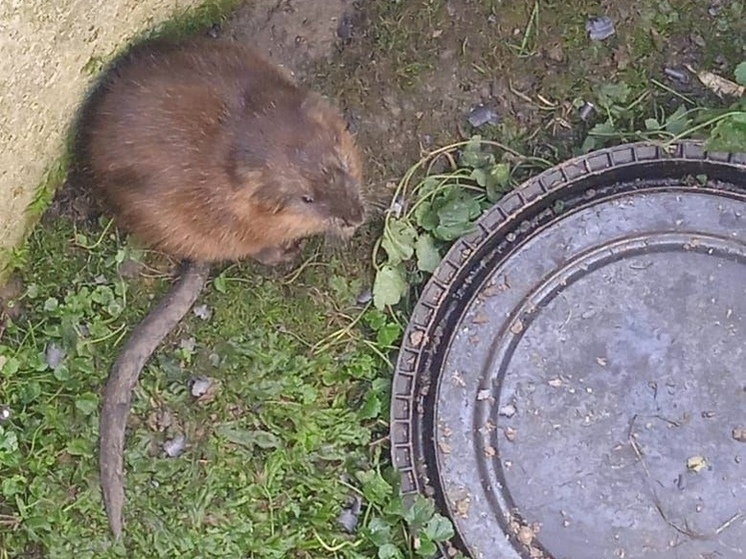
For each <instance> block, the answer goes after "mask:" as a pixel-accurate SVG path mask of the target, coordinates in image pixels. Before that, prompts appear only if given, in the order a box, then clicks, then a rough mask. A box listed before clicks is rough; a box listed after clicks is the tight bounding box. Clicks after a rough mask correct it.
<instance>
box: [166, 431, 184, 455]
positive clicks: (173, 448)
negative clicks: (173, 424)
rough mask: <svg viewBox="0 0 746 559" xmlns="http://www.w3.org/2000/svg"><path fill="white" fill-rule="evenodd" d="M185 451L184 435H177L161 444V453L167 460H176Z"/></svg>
mask: <svg viewBox="0 0 746 559" xmlns="http://www.w3.org/2000/svg"><path fill="white" fill-rule="evenodd" d="M184 450H186V437H185V436H184V435H178V436H176V437H174V438H173V439H171V440H170V441H166V442H165V443H163V451H164V452H165V453H166V456H168V457H169V458H178V457H179V456H181V455H182V454H183V453H184Z"/></svg>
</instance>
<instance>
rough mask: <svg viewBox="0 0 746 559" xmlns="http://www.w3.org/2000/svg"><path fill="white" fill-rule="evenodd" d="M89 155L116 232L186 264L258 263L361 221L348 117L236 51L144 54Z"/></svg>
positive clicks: (118, 81) (138, 52) (98, 122)
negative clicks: (308, 200)
mask: <svg viewBox="0 0 746 559" xmlns="http://www.w3.org/2000/svg"><path fill="white" fill-rule="evenodd" d="M86 149H87V151H88V158H89V160H90V166H91V169H92V171H93V174H94V177H95V182H96V185H97V186H98V187H99V188H100V189H101V190H102V192H103V194H104V196H105V198H106V199H107V201H108V202H109V205H110V206H111V208H112V209H113V211H114V214H115V216H116V219H117V222H118V224H119V225H120V226H121V227H123V228H124V229H126V230H128V231H130V232H132V233H134V234H135V236H137V237H139V238H140V239H141V240H142V241H144V242H145V243H147V244H148V245H150V246H152V247H154V248H156V249H159V250H161V251H164V252H166V253H169V254H172V255H174V256H177V257H180V258H184V259H190V260H196V261H203V262H215V261H222V260H235V259H240V258H245V257H247V256H255V257H256V256H257V255H259V254H262V253H263V254H267V251H270V252H271V251H273V250H277V249H278V248H280V249H281V250H282V247H287V246H291V245H292V244H293V242H295V241H297V240H298V239H300V238H303V237H306V236H310V235H315V234H319V233H324V232H328V231H336V232H343V231H345V230H347V231H349V230H354V228H355V227H357V226H358V225H360V223H361V222H362V220H363V217H364V216H363V213H364V212H363V206H362V201H361V198H360V190H359V189H360V182H361V180H362V171H361V165H360V158H359V154H358V150H357V148H356V146H355V143H354V140H353V138H352V136H351V135H350V134H349V133H348V132H347V130H346V126H345V123H344V121H343V119H342V118H341V116H340V115H339V114H338V112H337V111H336V110H334V109H333V108H332V107H330V106H329V105H327V104H326V103H325V102H324V101H323V100H322V99H321V98H320V97H319V96H317V95H315V94H313V93H310V92H307V91H304V90H303V89H301V88H299V87H298V86H296V85H295V84H294V83H293V82H292V81H290V79H289V78H288V77H287V76H286V74H285V73H283V72H282V71H280V70H279V69H277V68H276V67H274V66H273V65H271V64H270V63H269V62H268V61H267V60H265V59H264V58H263V57H261V56H260V55H259V54H258V53H256V52H255V51H254V50H252V49H250V48H247V47H244V46H240V45H238V44H234V43H227V42H222V41H209V40H203V41H193V42H189V43H185V44H181V45H171V44H168V43H165V44H157V45H155V46H146V47H142V48H140V49H135V50H134V51H133V52H132V53H131V54H130V55H129V56H128V57H126V58H125V60H124V62H123V63H122V64H120V67H119V68H118V71H117V72H116V73H115V74H114V75H113V77H111V78H109V79H108V81H107V82H106V83H105V84H104V90H103V93H102V94H101V100H100V103H99V106H98V107H97V110H96V111H95V113H93V115H92V117H91V118H90V121H89V124H88V142H87V146H86ZM304 195H307V196H310V197H312V198H313V200H314V202H313V204H311V205H310V206H316V207H309V208H304V207H299V206H302V204H299V203H298V199H299V198H301V197H302V196H304ZM263 251H264V252H263Z"/></svg>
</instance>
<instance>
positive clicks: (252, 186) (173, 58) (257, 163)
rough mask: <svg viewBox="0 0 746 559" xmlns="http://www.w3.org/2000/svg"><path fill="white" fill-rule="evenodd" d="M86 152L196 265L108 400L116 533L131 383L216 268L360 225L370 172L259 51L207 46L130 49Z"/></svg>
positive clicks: (136, 335)
mask: <svg viewBox="0 0 746 559" xmlns="http://www.w3.org/2000/svg"><path fill="white" fill-rule="evenodd" d="M77 145H78V147H79V149H80V151H81V153H80V156H81V159H82V160H83V163H84V165H86V164H87V166H88V168H89V170H90V172H91V173H92V175H93V180H94V183H95V185H96V187H97V188H98V189H99V191H100V192H101V193H102V194H103V196H104V198H105V199H106V200H107V201H108V203H109V205H110V207H111V209H112V210H113V212H114V215H115V218H116V221H117V222H118V224H119V225H120V226H122V227H123V228H125V229H127V230H128V231H130V232H131V233H133V234H134V235H135V236H137V237H139V238H140V239H141V240H142V241H144V242H145V243H147V244H149V245H151V246H152V247H154V248H156V249H159V250H161V251H164V252H166V253H169V254H171V255H173V256H176V257H179V258H181V259H184V260H186V261H191V263H190V264H189V265H187V266H186V267H185V268H184V270H183V272H182V275H181V278H180V279H179V281H178V282H177V283H176V284H175V285H174V286H173V288H172V289H171V291H170V292H169V293H168V294H167V295H166V297H165V298H164V299H163V300H162V301H161V302H160V304H159V305H158V306H157V307H156V308H155V309H153V310H152V311H151V312H150V313H149V314H148V316H147V317H145V319H144V320H143V321H142V323H140V324H139V325H138V326H137V327H136V328H135V329H134V330H133V332H132V334H131V336H130V337H129V339H128V340H127V342H126V343H125V344H124V346H123V348H122V351H121V353H120V354H119V356H118V357H117V359H116V361H115V362H114V364H113V365H112V369H111V373H110V375H109V379H108V380H107V384H106V389H105V391H104V394H103V399H102V409H101V419H100V441H99V452H100V455H99V471H100V475H101V486H102V489H103V497H104V505H105V507H106V512H107V515H108V518H109V526H110V528H111V530H112V533H113V534H114V536H115V537H116V538H119V537H120V536H121V533H122V529H123V521H122V512H123V506H124V461H123V454H124V441H125V428H126V422H127V414H128V413H129V408H130V399H131V395H132V389H133V388H134V386H135V385H136V383H137V379H138V377H139V375H140V372H141V370H142V368H143V367H144V365H145V363H146V362H147V360H148V359H149V358H150V355H151V354H152V353H153V351H155V349H156V348H157V346H158V345H159V344H160V342H161V341H162V340H163V339H164V338H165V337H166V336H167V335H168V333H169V332H170V331H171V330H172V329H173V328H174V326H175V325H176V324H177V323H178V322H179V320H181V318H182V317H183V316H184V314H186V312H188V310H189V308H190V307H191V306H192V304H193V303H194V301H195V300H196V299H197V297H198V295H199V293H200V291H201V289H202V287H203V285H204V283H205V281H206V279H207V276H208V273H209V265H210V263H212V262H216V261H223V260H236V259H241V258H245V257H253V258H255V259H257V260H259V261H261V262H263V263H265V264H278V263H281V262H285V261H288V260H291V259H292V258H293V257H294V256H295V254H296V253H297V251H298V241H299V240H300V239H302V238H304V237H307V236H310V235H315V234H318V233H329V232H331V233H337V234H339V235H341V236H348V235H350V234H352V232H354V230H355V229H356V228H357V227H358V226H359V225H360V224H361V223H362V221H363V219H364V209H363V203H362V199H361V196H360V182H361V180H362V171H361V166H360V158H359V155H358V151H357V148H356V146H355V143H354V141H353V139H352V136H351V135H350V134H349V133H348V132H347V129H346V127H345V124H344V121H343V120H342V118H341V117H340V115H339V113H338V112H337V111H336V110H334V109H333V108H332V107H331V106H329V105H328V104H326V103H325V102H324V101H323V100H322V99H321V98H320V97H319V96H318V95H315V94H313V93H310V92H307V91H305V90H303V89H301V88H299V87H298V86H296V85H295V84H294V83H293V82H292V81H291V80H290V79H289V78H288V76H287V75H286V74H285V73H283V72H282V71H280V70H279V69H277V68H276V67H274V66H272V65H271V64H270V63H269V62H267V61H266V60H265V59H264V58H262V57H261V56H260V55H259V54H257V53H256V52H255V51H253V50H251V49H249V48H246V47H242V46H239V45H237V44H233V43H225V42H217V41H209V40H203V41H192V42H187V43H182V44H172V43H167V42H157V43H150V44H145V45H141V46H139V47H136V48H134V49H133V50H132V51H130V53H129V54H128V55H126V56H125V57H124V58H123V59H122V60H121V61H119V62H118V63H116V64H115V66H114V67H113V68H112V69H111V70H110V71H109V72H108V73H107V75H106V77H105V78H104V80H103V81H102V83H101V84H100V86H99V87H98V89H97V90H96V91H95V92H94V93H93V95H92V96H91V97H90V99H89V100H88V102H87V103H86V105H85V106H84V108H83V110H82V112H81V117H80V120H79V136H78V144H77Z"/></svg>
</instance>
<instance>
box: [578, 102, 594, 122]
mask: <svg viewBox="0 0 746 559" xmlns="http://www.w3.org/2000/svg"><path fill="white" fill-rule="evenodd" d="M595 110H596V106H595V105H594V104H593V103H588V102H586V103H583V106H582V107H580V111H579V115H580V120H587V119H588V117H589V116H591V113H592V112H593V111H595Z"/></svg>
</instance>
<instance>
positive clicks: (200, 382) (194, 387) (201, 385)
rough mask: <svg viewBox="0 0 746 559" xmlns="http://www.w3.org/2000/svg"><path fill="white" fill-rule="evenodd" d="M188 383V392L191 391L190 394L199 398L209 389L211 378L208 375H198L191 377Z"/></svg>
mask: <svg viewBox="0 0 746 559" xmlns="http://www.w3.org/2000/svg"><path fill="white" fill-rule="evenodd" d="M190 384H191V388H190V392H191V393H192V396H194V397H195V398H201V397H202V396H204V395H205V394H207V391H208V390H209V389H210V385H211V384H212V380H211V379H210V378H209V377H203V376H198V377H193V378H192V379H191V381H190Z"/></svg>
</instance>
